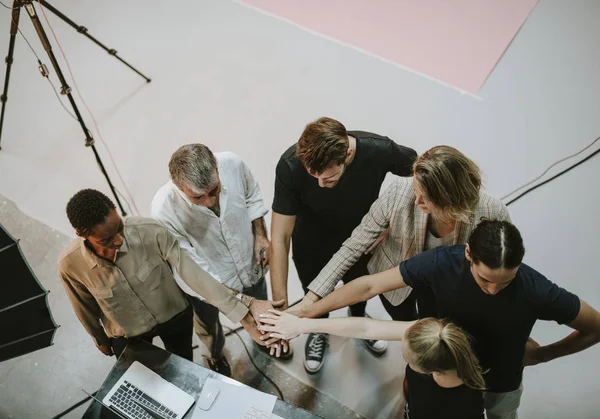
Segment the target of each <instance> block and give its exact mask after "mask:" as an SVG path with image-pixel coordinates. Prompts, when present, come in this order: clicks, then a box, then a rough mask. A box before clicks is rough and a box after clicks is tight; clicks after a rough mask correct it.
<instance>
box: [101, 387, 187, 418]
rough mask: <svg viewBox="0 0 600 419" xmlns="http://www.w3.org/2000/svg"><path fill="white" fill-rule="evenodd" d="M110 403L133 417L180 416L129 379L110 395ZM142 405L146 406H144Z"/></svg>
mask: <svg viewBox="0 0 600 419" xmlns="http://www.w3.org/2000/svg"><path fill="white" fill-rule="evenodd" d="M110 403H111V404H112V405H114V406H115V407H117V408H119V410H121V411H122V412H123V413H125V414H126V415H127V416H129V417H130V418H131V419H156V418H157V417H158V418H163V419H175V418H177V417H178V416H177V414H176V413H175V412H173V411H172V410H170V409H169V408H168V407H166V406H164V405H162V404H160V403H159V402H157V401H156V400H154V399H153V398H152V397H150V396H148V395H147V394H146V393H144V392H143V391H142V390H140V389H139V388H137V387H136V386H134V385H133V384H131V383H130V382H129V381H127V380H125V381H123V383H122V384H121V385H120V386H119V388H118V389H117V391H115V392H114V394H113V395H112V396H111V397H110ZM140 405H141V406H140ZM142 406H144V407H143V408H142ZM144 408H145V409H144ZM148 411H150V412H152V414H151V413H149V412H148ZM153 414H154V415H153Z"/></svg>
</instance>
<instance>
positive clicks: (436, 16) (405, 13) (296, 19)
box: [242, 0, 538, 93]
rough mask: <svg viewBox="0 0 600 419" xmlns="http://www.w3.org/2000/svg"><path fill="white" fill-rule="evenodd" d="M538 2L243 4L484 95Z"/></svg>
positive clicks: (303, 0) (267, 0)
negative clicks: (509, 46) (508, 48)
mask: <svg viewBox="0 0 600 419" xmlns="http://www.w3.org/2000/svg"><path fill="white" fill-rule="evenodd" d="M537 1H538V0H242V3H244V4H247V5H249V6H252V7H255V8H258V9H260V10H262V11H264V12H267V13H269V14H272V15H275V16H279V17H281V18H284V19H287V20H289V21H291V22H293V23H294V24H297V25H299V26H301V27H303V28H306V29H309V30H311V31H314V32H317V33H319V34H322V35H325V36H327V37H330V38H333V39H336V40H338V41H341V42H343V43H344V44H348V45H351V46H353V47H356V48H359V49H361V50H364V51H366V52H368V53H371V54H374V55H376V56H378V57H381V58H383V59H385V60H388V61H391V62H393V63H396V64H399V65H401V66H403V67H406V68H408V69H411V70H413V71H416V72H419V73H422V74H424V75H427V76H429V77H432V78H434V79H437V80H439V81H442V82H444V83H447V84H450V85H452V86H455V87H457V88H459V89H461V90H466V91H468V92H471V93H477V92H478V91H479V89H480V88H481V86H482V85H483V83H484V82H485V80H486V79H487V77H488V76H489V74H490V73H491V71H492V70H493V69H494V66H495V65H496V63H497V62H498V60H499V59H500V57H501V56H502V54H503V53H504V51H505V50H506V48H507V47H508V45H509V44H510V42H511V41H512V39H513V38H514V36H515V35H516V34H517V32H518V30H519V29H520V27H521V26H522V25H523V23H524V22H525V20H526V19H527V17H528V16H529V14H530V13H531V11H532V10H533V9H534V7H535V5H536V4H537Z"/></svg>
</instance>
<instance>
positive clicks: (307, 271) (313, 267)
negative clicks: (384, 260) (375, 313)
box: [293, 255, 371, 318]
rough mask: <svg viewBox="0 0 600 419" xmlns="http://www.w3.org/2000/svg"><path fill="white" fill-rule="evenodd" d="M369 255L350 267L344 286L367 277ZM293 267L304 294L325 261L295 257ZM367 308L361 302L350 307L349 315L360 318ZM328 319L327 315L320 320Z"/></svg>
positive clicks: (344, 279)
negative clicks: (359, 278) (294, 266)
mask: <svg viewBox="0 0 600 419" xmlns="http://www.w3.org/2000/svg"><path fill="white" fill-rule="evenodd" d="M370 257H371V255H366V256H363V257H362V258H360V259H359V260H358V261H357V262H356V263H355V264H354V266H352V267H351V268H350V269H349V270H348V272H346V275H344V277H343V278H342V281H343V282H344V284H347V283H348V282H350V281H352V280H353V279H356V278H358V277H361V276H364V275H369V270H368V269H367V263H368V262H369V259H370ZM293 259H294V265H296V270H297V271H298V276H299V277H300V282H301V283H302V289H303V290H304V293H305V294H306V293H307V292H308V291H309V290H308V286H309V285H310V283H311V282H312V281H313V279H315V278H316V277H317V275H319V272H321V270H322V269H323V268H324V267H325V265H326V264H327V262H328V261H329V260H327V261H326V262H325V263H323V262H322V261H315V260H311V258H305V257H296V256H294V258H293ZM366 307H367V302H366V301H364V302H361V303H357V304H354V305H351V306H350V314H351V315H352V316H354V317H362V316H364V315H365V309H366ZM326 317H329V313H327V314H324V315H323V316H321V318H326Z"/></svg>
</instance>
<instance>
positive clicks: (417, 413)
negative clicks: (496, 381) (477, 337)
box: [259, 310, 485, 419]
mask: <svg viewBox="0 0 600 419" xmlns="http://www.w3.org/2000/svg"><path fill="white" fill-rule="evenodd" d="M269 311H270V312H271V313H268V314H262V315H261V317H260V320H261V322H263V323H265V324H264V325H263V326H260V327H259V329H260V330H262V331H264V332H268V333H269V335H270V336H271V337H274V338H281V339H290V338H293V337H295V336H297V335H298V334H303V333H329V334H333V335H338V336H346V337H353V338H360V339H373V340H401V341H402V354H403V356H404V359H405V360H406V362H407V365H406V373H405V378H404V398H405V400H406V404H405V406H404V417H405V418H407V419H429V418H436V419H446V418H447V419H455V418H461V419H483V417H484V416H483V393H482V390H484V388H485V382H484V379H483V371H482V369H481V366H480V365H479V361H478V359H477V357H476V356H475V354H474V352H473V349H472V347H471V342H470V337H469V335H468V334H467V333H466V332H464V331H463V330H462V329H461V328H460V327H458V326H457V325H455V324H454V323H450V322H447V321H444V320H438V319H434V318H431V317H428V318H425V319H422V320H418V321H411V322H401V321H387V320H373V319H369V318H364V317H363V318H360V317H350V318H335V319H309V318H298V317H296V316H294V315H292V314H289V313H282V312H279V311H276V310H269Z"/></svg>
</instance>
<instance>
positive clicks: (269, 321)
mask: <svg viewBox="0 0 600 419" xmlns="http://www.w3.org/2000/svg"><path fill="white" fill-rule="evenodd" d="M260 321H261V322H262V323H264V324H263V325H262V326H259V327H258V329H259V330H260V331H262V332H269V337H271V338H277V339H285V340H290V339H294V338H296V337H298V336H299V335H300V334H301V333H303V332H304V331H303V329H302V325H303V324H304V322H305V321H306V320H305V319H301V318H299V317H296V316H294V315H292V314H289V313H283V312H281V311H277V310H269V312H268V313H265V314H262V315H261V316H260ZM263 338H264V336H263Z"/></svg>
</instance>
